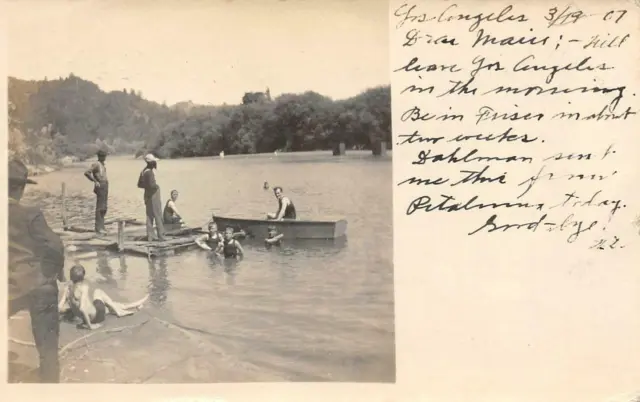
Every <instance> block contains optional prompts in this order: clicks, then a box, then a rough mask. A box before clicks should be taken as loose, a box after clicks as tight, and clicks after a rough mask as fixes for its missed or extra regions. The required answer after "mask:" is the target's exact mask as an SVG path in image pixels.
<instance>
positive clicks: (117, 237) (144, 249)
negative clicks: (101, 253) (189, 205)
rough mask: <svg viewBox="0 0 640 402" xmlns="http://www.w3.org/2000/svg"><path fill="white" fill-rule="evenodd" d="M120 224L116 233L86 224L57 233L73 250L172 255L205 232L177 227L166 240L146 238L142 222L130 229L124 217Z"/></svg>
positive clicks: (189, 244)
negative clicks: (96, 231) (91, 227)
mask: <svg viewBox="0 0 640 402" xmlns="http://www.w3.org/2000/svg"><path fill="white" fill-rule="evenodd" d="M117 224H118V231H117V232H116V233H107V234H97V233H95V232H94V231H92V230H89V229H87V228H83V227H69V228H67V229H66V230H65V231H62V232H58V233H59V234H60V237H61V238H62V242H63V243H64V244H65V246H66V247H67V248H71V249H73V250H74V251H82V250H93V249H103V250H109V251H113V252H117V253H124V254H132V255H140V256H145V257H149V258H150V257H155V256H158V255H171V254H174V253H175V252H177V251H183V250H186V249H189V248H192V247H193V246H197V245H196V243H195V237H196V236H197V235H198V234H200V233H201V232H202V229H201V228H182V229H179V230H176V231H167V232H166V233H165V236H166V237H167V240H165V241H147V240H146V237H147V236H146V229H145V228H142V230H140V229H141V228H140V225H139V224H138V225H137V227H133V228H131V229H129V230H127V229H128V227H127V226H126V225H125V224H124V221H118V222H117ZM135 224H136V223H134V225H135Z"/></svg>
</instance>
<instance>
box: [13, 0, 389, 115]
mask: <svg viewBox="0 0 640 402" xmlns="http://www.w3.org/2000/svg"><path fill="white" fill-rule="evenodd" d="M5 7H6V11H7V13H6V16H7V24H8V65H7V67H8V74H9V75H10V76H12V77H17V78H21V79H44V78H45V77H47V78H48V79H57V78H59V77H67V76H69V74H70V73H73V74H74V75H76V76H79V77H81V78H83V79H86V80H89V81H92V82H94V83H96V84H97V85H98V86H100V88H102V89H103V90H105V91H113V90H122V89H125V88H127V89H135V90H136V91H141V92H142V96H143V97H144V98H146V99H150V100H153V101H156V102H159V103H162V102H166V103H167V104H168V105H171V104H174V103H177V102H182V101H189V100H190V101H192V102H194V103H197V104H222V103H229V104H237V103H240V102H241V99H242V96H243V95H244V93H245V92H248V91H264V90H265V89H266V88H267V87H269V89H270V91H271V94H272V96H277V95H279V94H282V93H300V92H304V91H307V90H312V91H316V92H319V93H321V94H323V95H326V96H329V97H331V98H333V99H342V98H348V97H350V96H353V95H356V94H358V93H359V92H361V91H363V90H365V89H367V88H371V87H375V86H378V85H388V84H389V82H390V78H389V41H388V22H387V21H388V20H387V16H388V2H387V1H386V0H287V1H282V0H244V1H243V0H233V1H229V0H182V1H177V0H156V1H149V0H129V1H125V0H99V1H95V0H68V1H61V0H48V1H43V0H40V1H34V0H27V1H25V0H19V1H18V0H9V1H8V4H6V6H5Z"/></svg>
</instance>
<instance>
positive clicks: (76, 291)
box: [58, 264, 149, 329]
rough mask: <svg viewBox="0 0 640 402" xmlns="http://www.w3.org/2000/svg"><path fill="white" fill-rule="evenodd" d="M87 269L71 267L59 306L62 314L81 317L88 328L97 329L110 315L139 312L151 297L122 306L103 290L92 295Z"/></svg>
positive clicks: (80, 266) (79, 266)
mask: <svg viewBox="0 0 640 402" xmlns="http://www.w3.org/2000/svg"><path fill="white" fill-rule="evenodd" d="M85 273H86V272H85V269H84V267H83V266H82V265H80V264H76V265H74V266H73V267H71V271H70V273H69V278H70V279H71V281H70V282H69V285H68V286H65V288H64V290H63V293H62V299H61V300H60V302H59V304H58V308H59V310H60V313H61V314H63V315H65V316H67V315H68V311H69V310H70V311H71V312H72V313H73V315H74V316H75V317H79V318H80V319H81V320H82V321H83V324H84V326H85V327H86V328H88V329H97V328H100V327H101V326H102V324H100V323H101V322H103V321H104V320H105V318H106V315H107V314H108V313H111V314H113V315H115V316H116V317H124V316H127V315H132V314H133V313H134V312H135V311H132V309H137V310H139V309H140V308H141V307H142V305H143V304H144V302H145V301H147V299H148V298H149V295H147V296H145V297H144V298H142V299H140V300H138V301H137V302H134V303H129V304H122V303H118V302H115V301H113V300H112V299H111V297H109V295H107V294H106V293H105V292H104V291H103V290H101V289H95V290H94V292H93V295H91V289H90V286H89V284H88V283H87V282H86V281H85V280H84V277H85Z"/></svg>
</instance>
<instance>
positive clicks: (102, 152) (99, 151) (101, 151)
mask: <svg viewBox="0 0 640 402" xmlns="http://www.w3.org/2000/svg"><path fill="white" fill-rule="evenodd" d="M96 155H98V156H107V151H105V150H104V149H99V150H98V152H97V153H96Z"/></svg>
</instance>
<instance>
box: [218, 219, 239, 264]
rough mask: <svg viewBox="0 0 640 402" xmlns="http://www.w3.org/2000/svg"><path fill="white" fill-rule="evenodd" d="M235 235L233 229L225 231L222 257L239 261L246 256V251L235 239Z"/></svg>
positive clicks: (229, 228) (228, 228)
mask: <svg viewBox="0 0 640 402" xmlns="http://www.w3.org/2000/svg"><path fill="white" fill-rule="evenodd" d="M233 235H234V230H233V228H232V227H230V226H229V227H227V228H226V229H225V231H224V240H223V241H222V256H223V257H224V259H225V260H228V259H236V260H239V259H241V258H242V257H243V256H244V250H243V249H242V246H241V245H240V242H239V241H238V240H236V239H234V237H233Z"/></svg>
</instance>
